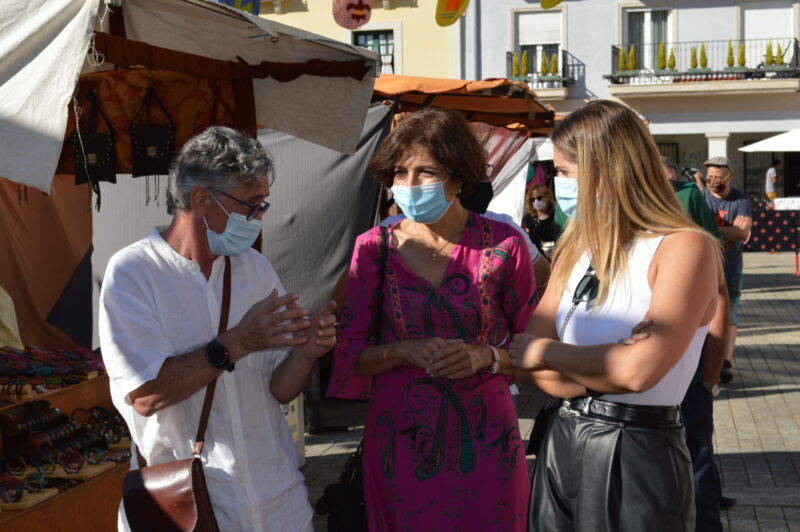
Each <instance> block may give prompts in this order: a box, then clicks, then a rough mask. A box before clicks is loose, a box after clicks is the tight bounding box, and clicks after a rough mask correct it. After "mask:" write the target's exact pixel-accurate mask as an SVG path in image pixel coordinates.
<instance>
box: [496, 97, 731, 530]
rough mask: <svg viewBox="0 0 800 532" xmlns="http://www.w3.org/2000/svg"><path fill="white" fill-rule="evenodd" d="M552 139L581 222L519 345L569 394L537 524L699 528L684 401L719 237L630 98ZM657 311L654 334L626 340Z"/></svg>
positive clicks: (554, 428) (533, 375) (566, 194)
mask: <svg viewBox="0 0 800 532" xmlns="http://www.w3.org/2000/svg"><path fill="white" fill-rule="evenodd" d="M552 140H553V145H554V162H555V167H556V171H557V175H556V178H555V189H556V198H557V199H558V202H559V205H560V206H561V208H562V209H563V210H564V212H565V213H566V214H567V215H568V216H570V218H571V220H570V221H569V223H568V224H567V227H566V229H565V231H564V233H563V234H562V235H561V238H560V239H559V241H558V244H557V245H556V249H555V253H554V260H553V264H554V268H553V273H552V276H551V278H550V282H549V284H548V286H547V290H546V292H545V295H544V297H543V298H542V301H541V303H540V304H539V306H538V308H537V309H536V313H535V314H534V316H533V319H532V320H531V323H530V324H529V325H528V327H527V329H526V332H525V333H524V334H519V335H517V336H516V337H515V338H514V341H513V343H512V345H511V349H510V353H511V356H512V360H513V364H514V366H515V367H518V368H520V372H519V375H520V376H527V377H528V378H529V379H531V380H532V381H533V382H534V383H535V384H536V385H537V386H538V387H539V388H541V389H542V390H544V391H545V392H547V393H548V394H550V395H552V396H554V397H556V398H559V399H560V408H559V409H558V411H557V413H555V414H554V415H552V417H551V418H550V419H549V421H548V422H547V423H546V424H543V426H542V427H541V428H542V429H544V432H543V433H542V434H543V437H542V440H541V441H542V443H541V446H540V448H539V449H538V452H537V453H536V454H537V460H536V466H535V470H534V475H533V487H532V495H531V513H530V520H529V530H535V531H537V532H541V531H558V532H569V531H586V532H588V531H591V532H612V531H618V530H643V531H662V530H694V525H695V512H694V496H693V493H692V492H693V489H692V488H693V485H692V466H691V463H690V458H689V452H688V450H687V448H686V441H685V433H684V429H683V424H682V420H681V416H680V409H679V406H678V405H680V403H681V401H682V400H683V397H684V395H685V393H686V390H687V389H688V387H689V384H690V382H691V381H692V378H693V376H694V373H695V370H696V368H697V364H698V361H699V359H700V352H701V350H702V347H703V342H704V340H705V336H706V332H707V331H708V328H709V322H710V321H711V318H712V316H713V315H714V312H715V310H716V296H717V293H718V286H719V272H721V271H722V270H721V267H720V264H721V257H720V250H719V246H718V245H717V243H716V242H715V240H714V238H713V237H712V236H711V235H710V234H708V233H706V232H705V231H703V230H702V229H700V228H699V227H698V226H696V225H695V224H694V223H693V222H691V221H690V220H689V219H688V218H686V216H685V215H684V214H683V211H682V209H681V206H680V204H679V203H678V199H677V196H676V195H675V192H674V191H673V189H672V187H671V185H670V184H669V182H668V181H667V179H666V178H665V176H664V171H663V168H662V165H661V159H660V156H659V153H658V149H657V148H656V144H655V142H654V141H653V137H652V136H651V135H650V133H649V132H648V130H647V126H646V125H645V124H644V123H643V122H642V120H641V119H640V118H639V117H638V116H637V115H636V114H635V113H634V112H633V111H631V110H630V109H629V108H627V107H625V106H623V105H621V104H619V103H615V102H610V101H603V100H598V101H594V102H591V103H589V104H587V105H586V106H584V107H583V108H581V109H579V110H577V111H575V112H573V113H571V114H570V115H569V116H568V117H567V118H566V119H564V121H562V122H561V123H560V124H559V125H558V126H557V127H556V130H555V131H554V132H553V135H552ZM715 264H716V267H715V266H714V265H715ZM646 318H649V319H650V320H652V322H651V323H650V324H649V326H648V327H647V329H646V333H645V335H644V336H643V337H642V336H640V337H638V338H636V337H634V338H632V339H628V340H627V341H625V340H623V341H619V342H618V339H619V338H625V337H627V336H628V335H629V334H630V331H631V328H632V327H633V326H634V325H636V324H637V323H639V322H640V321H641V320H644V319H646ZM645 323H647V322H645ZM634 332H635V331H634ZM636 340H638V341H636ZM537 424H538V421H537Z"/></svg>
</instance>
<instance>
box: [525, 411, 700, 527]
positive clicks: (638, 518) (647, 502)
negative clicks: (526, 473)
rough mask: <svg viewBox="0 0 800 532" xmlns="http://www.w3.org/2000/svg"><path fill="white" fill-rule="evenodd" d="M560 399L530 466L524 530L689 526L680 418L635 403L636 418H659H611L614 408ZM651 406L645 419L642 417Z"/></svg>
mask: <svg viewBox="0 0 800 532" xmlns="http://www.w3.org/2000/svg"><path fill="white" fill-rule="evenodd" d="M600 403H602V401H601V402H600ZM565 404H566V406H562V407H561V408H560V409H559V411H558V413H556V414H555V415H553V416H552V417H551V418H550V420H549V422H548V424H547V428H546V432H545V434H544V441H543V442H542V447H541V449H540V451H539V455H538V458H537V460H536V465H535V467H534V472H533V488H532V491H531V505H530V515H529V521H528V529H529V530H531V531H537V532H546V531H553V532H556V531H557V532H569V531H580V532H660V531H667V530H669V531H693V530H694V524H695V508H694V492H693V489H694V488H693V483H692V464H691V460H690V458H689V451H688V450H687V448H686V437H685V434H684V429H683V424H682V423H681V422H680V418H679V417H677V418H675V419H672V418H671V417H670V416H669V415H666V412H667V411H666V410H664V407H635V408H634V414H635V416H640V414H641V416H640V417H641V419H642V420H651V419H652V418H653V417H656V418H659V419H661V420H662V421H661V422H659V423H655V424H652V423H648V424H643V423H636V422H633V421H631V417H630V416H628V417H627V419H624V420H619V419H614V418H613V416H612V415H611V414H614V413H616V412H615V410H617V409H616V407H615V406H613V405H612V407H611V408H610V409H602V408H597V405H593V406H592V408H591V409H590V408H586V407H585V406H586V405H583V406H584V408H582V409H581V410H577V409H575V407H574V406H573V405H570V404H569V402H565ZM649 408H654V409H655V410H653V411H652V412H650V413H649V414H650V417H648V415H647V414H648V413H647V412H644V414H642V411H643V410H644V411H646V410H647V409H649ZM666 408H667V409H671V408H672V407H666ZM634 419H639V417H635V418H634Z"/></svg>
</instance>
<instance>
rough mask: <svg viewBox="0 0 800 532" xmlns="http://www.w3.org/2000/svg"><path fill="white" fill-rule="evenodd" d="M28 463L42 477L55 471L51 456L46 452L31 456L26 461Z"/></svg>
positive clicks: (37, 452)
mask: <svg viewBox="0 0 800 532" xmlns="http://www.w3.org/2000/svg"><path fill="white" fill-rule="evenodd" d="M28 462H29V463H30V464H31V465H32V466H33V467H35V468H36V470H37V471H38V472H39V473H41V474H42V475H49V474H50V473H53V472H55V470H56V463H55V462H54V461H53V456H52V455H51V454H50V453H48V452H46V451H36V452H35V453H34V454H33V456H31V457H30V458H29V459H28Z"/></svg>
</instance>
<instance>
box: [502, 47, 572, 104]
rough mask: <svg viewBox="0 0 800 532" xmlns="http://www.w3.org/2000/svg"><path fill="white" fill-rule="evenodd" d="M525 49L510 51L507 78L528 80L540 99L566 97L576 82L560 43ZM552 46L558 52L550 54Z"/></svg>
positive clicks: (554, 99)
mask: <svg viewBox="0 0 800 532" xmlns="http://www.w3.org/2000/svg"><path fill="white" fill-rule="evenodd" d="M524 48H530V49H528V50H526V49H524ZM524 48H523V49H518V50H515V51H513V52H506V77H507V78H508V79H510V80H514V81H524V82H526V83H527V84H528V86H529V87H530V88H531V90H533V91H534V92H535V93H536V95H537V97H538V98H539V99H540V100H544V101H556V100H565V99H566V98H567V94H568V92H569V89H568V87H569V85H570V84H572V83H574V79H573V77H572V76H571V75H570V56H569V54H568V53H567V51H566V50H563V49H561V48H560V46H559V45H557V44H552V45H539V46H535V47H534V46H531V47H524ZM548 48H556V49H557V51H556V52H554V53H547V52H546V50H547V49H548Z"/></svg>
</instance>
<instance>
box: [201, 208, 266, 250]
mask: <svg viewBox="0 0 800 532" xmlns="http://www.w3.org/2000/svg"><path fill="white" fill-rule="evenodd" d="M212 198H213V196H212ZM214 201H216V202H217V205H219V207H220V209H222V210H223V211H225V213H226V214H227V215H228V223H227V224H226V225H225V231H223V232H222V233H215V232H214V231H212V230H211V228H209V227H208V222H206V219H205V217H203V221H204V222H206V235H207V236H208V246H209V247H210V248H211V253H213V254H214V255H226V256H228V257H236V256H238V255H241V254H242V253H244V252H245V251H247V250H248V249H250V248H251V247H252V246H253V242H255V241H256V238H258V233H260V232H261V220H257V219H255V218H254V219H252V220H250V221H249V222H248V221H247V218H246V217H245V216H242V215H241V214H238V213H235V212H234V213H230V212H228V211H226V210H225V207H223V206H222V204H221V203H220V202H219V201H217V198H214Z"/></svg>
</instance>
